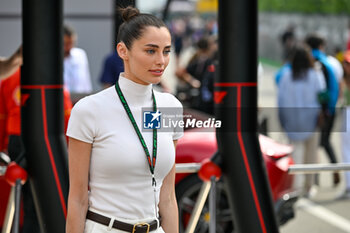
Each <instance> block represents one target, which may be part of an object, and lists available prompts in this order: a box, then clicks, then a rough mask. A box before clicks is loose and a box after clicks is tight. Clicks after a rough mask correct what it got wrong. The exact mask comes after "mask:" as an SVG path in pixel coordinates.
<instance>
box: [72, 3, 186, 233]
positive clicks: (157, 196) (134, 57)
mask: <svg viewBox="0 0 350 233" xmlns="http://www.w3.org/2000/svg"><path fill="white" fill-rule="evenodd" d="M121 13H122V18H123V19H124V23H123V24H122V25H121V26H120V28H119V33H118V42H119V43H118V45H117V52H118V55H119V56H120V58H122V59H123V62H124V73H121V74H120V76H119V80H118V81H117V83H116V84H115V86H112V87H109V88H107V89H105V90H103V91H101V92H99V93H97V94H94V95H90V96H87V97H85V98H83V99H81V100H80V101H79V102H78V103H77V104H76V105H75V106H74V108H73V110H72V112H71V117H70V120H69V124H68V130H67V135H68V136H69V150H68V151H69V176H70V178H69V180H70V190H69V196H68V215H67V225H66V233H73V232H74V233H83V232H84V233H91V232H94V233H107V232H108V233H122V232H139V233H142V232H144V233H146V232H147V233H148V232H153V233H164V232H166V233H178V232H179V229H178V225H179V223H178V208H177V202H176V197H175V146H176V143H177V140H178V139H179V138H180V137H182V135H183V130H182V129H177V128H174V129H171V130H170V131H167V132H158V130H157V129H152V130H151V131H146V132H145V131H143V132H142V131H141V129H142V127H143V123H142V121H141V118H142V115H143V114H142V113H143V112H142V109H143V108H145V107H146V108H149V107H151V108H152V107H153V114H154V115H153V114H152V115H153V119H157V118H158V117H159V113H160V112H159V111H158V109H159V108H161V107H163V108H165V107H167V108H169V107H172V108H176V109H180V110H181V112H182V105H181V103H180V102H179V101H178V100H177V99H176V98H175V97H174V96H173V95H171V94H169V93H160V92H157V91H155V90H153V88H152V85H153V84H158V83H159V82H160V81H161V79H162V75H163V73H164V70H165V68H166V67H167V65H168V64H169V59H170V48H171V36H170V32H169V30H168V29H167V27H166V25H165V24H164V22H163V21H161V20H160V19H158V18H156V17H155V16H153V15H149V14H141V13H139V11H138V10H137V9H136V8H133V7H127V8H124V9H121ZM177 111H179V110H177ZM157 132H158V133H157ZM160 218H161V222H160V220H159V219H160Z"/></svg>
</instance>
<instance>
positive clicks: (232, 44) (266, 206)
mask: <svg viewBox="0 0 350 233" xmlns="http://www.w3.org/2000/svg"><path fill="white" fill-rule="evenodd" d="M219 51H220V55H219V60H220V62H219V63H220V66H219V69H218V70H219V80H216V83H215V96H216V101H215V102H216V117H217V119H221V120H222V126H223V127H222V128H221V129H218V130H217V139H218V146H219V151H220V154H221V156H222V160H223V161H222V164H223V165H222V170H223V175H224V176H223V178H224V181H225V184H226V188H227V190H228V197H229V202H230V205H231V209H232V216H233V220H234V227H235V231H236V230H237V232H240V233H246V232H254V233H259V232H262V233H266V232H269V233H275V232H278V227H277V224H276V219H275V215H274V209H273V205H272V198H271V193H270V189H269V184H268V181H267V175H266V169H265V166H264V162H263V159H262V155H261V152H260V149H259V142H258V135H257V0H251V1H246V0H230V1H227V0H219Z"/></svg>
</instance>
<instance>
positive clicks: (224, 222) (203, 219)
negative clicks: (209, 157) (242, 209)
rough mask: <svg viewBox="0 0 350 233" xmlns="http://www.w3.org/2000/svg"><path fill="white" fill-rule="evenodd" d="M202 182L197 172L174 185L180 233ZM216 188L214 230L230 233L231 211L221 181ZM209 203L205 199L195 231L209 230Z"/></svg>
mask: <svg viewBox="0 0 350 233" xmlns="http://www.w3.org/2000/svg"><path fill="white" fill-rule="evenodd" d="M202 184H203V182H202V181H201V180H200V179H199V178H198V176H197V174H193V175H190V176H188V177H186V178H185V179H184V180H182V181H181V182H180V183H178V184H177V185H176V198H177V202H178V206H179V221H180V233H184V232H185V230H186V226H187V224H188V222H189V220H190V217H191V213H192V211H193V209H194V206H195V203H196V200H197V196H198V193H199V191H200V189H201V186H202ZM216 187H217V189H216V197H217V199H216V208H217V209H216V232H217V233H232V232H234V230H233V224H232V217H231V211H230V208H229V205H228V200H227V196H226V191H225V189H224V185H223V182H222V181H219V182H217V186H216ZM209 221H210V214H209V203H208V200H207V201H206V203H205V205H204V207H203V210H202V213H201V216H200V218H199V220H198V224H197V227H196V229H195V232H196V233H206V232H208V231H209Z"/></svg>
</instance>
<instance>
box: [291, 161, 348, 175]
mask: <svg viewBox="0 0 350 233" xmlns="http://www.w3.org/2000/svg"><path fill="white" fill-rule="evenodd" d="M325 171H350V164H349V163H325V164H294V165H291V166H289V168H288V173H291V174H297V173H302V174H314V173H319V172H325Z"/></svg>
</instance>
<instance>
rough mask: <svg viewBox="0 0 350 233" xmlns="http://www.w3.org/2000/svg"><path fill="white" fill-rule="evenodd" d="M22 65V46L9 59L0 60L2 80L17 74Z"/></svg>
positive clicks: (0, 77)
mask: <svg viewBox="0 0 350 233" xmlns="http://www.w3.org/2000/svg"><path fill="white" fill-rule="evenodd" d="M20 65H22V46H20V47H19V48H18V49H17V51H16V52H15V53H14V54H13V55H12V56H11V57H9V58H0V80H1V79H3V78H7V77H9V76H10V75H12V74H13V73H15V72H16V70H17V69H18V67H19V66H20Z"/></svg>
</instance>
